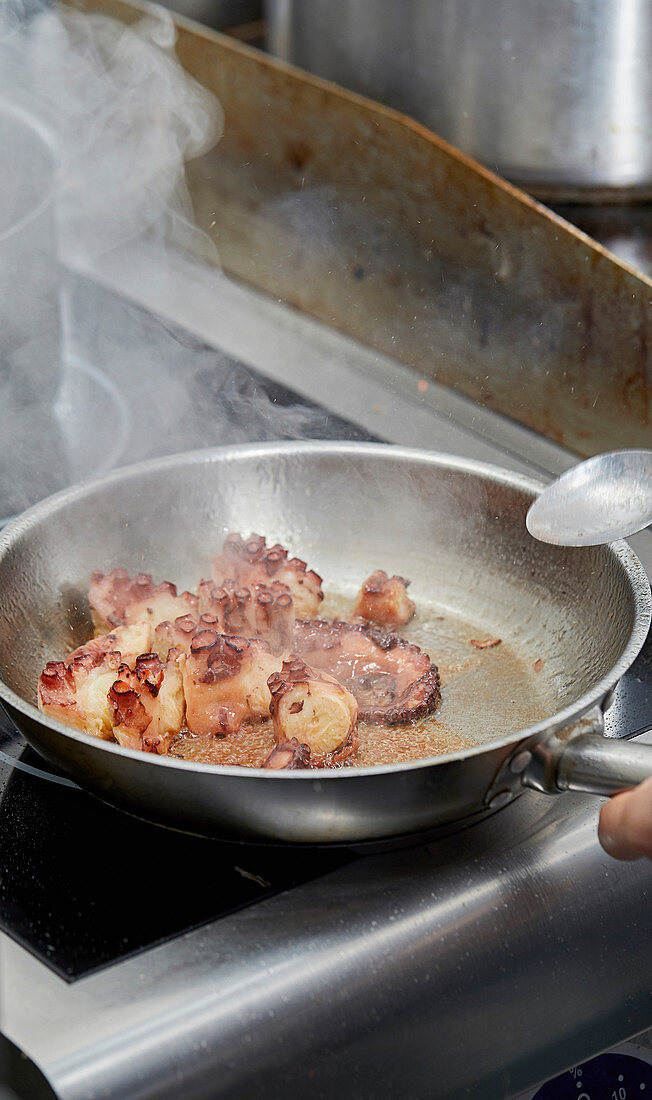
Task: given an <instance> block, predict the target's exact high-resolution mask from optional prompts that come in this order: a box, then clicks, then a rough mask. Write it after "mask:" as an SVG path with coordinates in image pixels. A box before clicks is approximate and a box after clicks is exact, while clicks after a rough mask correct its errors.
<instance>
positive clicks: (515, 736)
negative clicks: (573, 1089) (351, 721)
mask: <svg viewBox="0 0 652 1100" xmlns="http://www.w3.org/2000/svg"><path fill="white" fill-rule="evenodd" d="M290 448H291V450H292V452H293V453H296V451H297V450H301V451H302V452H304V453H314V454H317V455H319V454H326V455H331V456H332V455H336V454H346V453H348V452H356V453H358V454H359V453H360V452H361V451H362V452H364V453H365V454H367V455H369V456H374V455H376V456H378V457H382V458H389V457H391V458H392V459H393V460H396V459H398V460H399V461H405V462H414V461H417V462H419V463H421V464H424V463H425V464H428V465H433V466H438V467H442V466H443V467H446V468H448V469H451V470H461V471H467V472H469V473H474V474H477V475H480V476H483V477H485V478H489V479H491V480H492V481H498V482H500V483H502V484H505V485H508V486H510V487H512V488H516V489H522V490H524V491H525V492H532V493H534V494H537V495H538V493H540V492H541V490H542V489H543V488H544V486H545V484H546V481H545V480H544V479H542V478H535V477H531V476H529V475H525V474H521V473H517V472H513V471H510V470H507V469H505V468H503V467H501V466H495V465H493V464H492V463H488V462H482V461H479V460H476V459H467V458H463V457H461V456H458V455H452V454H448V453H446V452H442V451H427V450H423V449H421V448H417V447H404V446H402V445H398V444H392V443H362V442H352V441H338V442H330V441H327V440H309V441H294V440H292V441H274V442H259V443H241V444H234V445H225V446H223V447H211V448H203V449H201V450H195V451H184V452H181V453H178V454H174V455H166V456H164V457H159V458H152V459H147V460H145V461H144V462H138V463H134V464H132V465H129V466H124V467H120V468H119V469H117V470H114V471H112V472H111V473H109V474H104V475H101V476H98V477H94V478H90V479H88V480H84V481H80V482H78V483H77V484H75V485H73V486H70V487H68V488H66V489H62V490H60V491H59V492H58V493H55V494H53V495H52V496H49V497H46V498H45V499H44V500H42V501H39V502H38V503H36V504H34V505H32V506H31V507H30V508H28V509H27V510H26V511H24V512H22V513H21V514H20V515H19V516H17V517H16V518H15V519H13V520H11V521H10V523H8V524H7V525H6V527H5V528H4V529H3V530H2V531H1V532H0V561H2V558H3V557H4V555H5V553H6V552H7V551H8V550H9V549H10V548H11V546H12V545H13V544H14V542H15V540H16V539H18V538H20V537H21V535H22V534H23V533H24V532H25V531H26V530H28V529H29V528H30V527H31V526H33V525H34V524H35V523H38V522H39V521H42V520H44V519H46V518H47V517H48V516H49V515H51V514H53V513H55V512H57V511H58V510H59V509H61V508H62V507H65V506H66V505H67V504H68V503H70V502H74V501H77V500H79V499H83V497H84V496H87V495H90V494H92V493H94V492H96V491H98V490H101V489H103V488H104V487H106V486H108V485H116V484H120V483H123V482H127V481H129V480H130V479H132V478H134V477H138V476H141V475H142V474H147V473H148V472H149V471H157V472H162V471H165V470H166V469H169V468H178V467H179V466H189V467H192V466H196V465H204V464H208V463H210V462H211V461H214V460H215V461H217V460H219V459H220V458H221V457H222V456H227V457H228V458H233V460H238V459H240V460H244V459H249V460H250V459H252V458H256V457H258V456H261V457H262V456H268V455H275V454H277V455H281V456H282V455H285V454H287V453H288V451H289V450H290ZM606 549H607V550H609V551H610V552H611V553H613V554H614V555H615V556H616V557H617V558H618V559H619V561H620V562H621V563H622V565H623V567H624V569H625V572H626V574H627V576H628V579H629V582H630V585H631V591H632V599H633V604H634V606H633V611H634V626H633V629H632V631H631V634H630V636H629V638H628V640H627V644H626V645H625V647H624V649H623V652H622V653H621V656H620V658H619V660H618V661H617V662H616V664H615V665H613V667H612V668H611V669H610V671H609V673H608V674H607V675H606V676H604V677H602V679H601V680H600V681H598V683H597V684H595V685H594V686H593V688H592V689H591V690H590V691H588V692H585V693H584V695H582V696H581V697H580V698H579V699H578V700H577V701H576V702H575V703H573V704H571V705H570V706H567V707H564V708H563V709H562V710H560V711H557V712H556V713H555V714H553V715H550V716H549V717H548V718H545V719H542V720H540V721H539V722H535V723H533V724H532V725H530V726H524V727H523V728H522V729H519V730H517V731H515V732H513V733H510V734H509V735H507V736H506V737H502V738H497V739H495V740H492V741H488V742H482V743H481V744H479V745H473V746H470V747H467V748H464V749H459V750H457V751H456V752H452V753H445V754H439V755H437V756H429V757H422V758H420V759H419V760H410V761H404V762H401V763H396V764H374V765H368V766H366V767H356V766H355V765H353V766H352V767H348V768H332V769H331V768H323V769H320V770H319V772H315V771H314V770H310V769H296V770H292V771H275V772H272V771H269V770H268V769H265V768H250V767H245V766H243V765H226V764H209V763H199V762H196V761H191V760H183V759H181V758H177V757H170V756H156V755H154V754H152V753H143V752H139V751H137V750H135V749H128V748H124V747H123V746H122V745H118V744H116V743H114V742H111V741H104V740H101V739H99V738H96V737H93V736H92V735H91V734H86V733H82V732H81V731H79V730H75V729H73V728H71V727H70V726H66V725H64V724H63V723H62V722H59V721H57V720H56V719H53V718H49V717H47V716H46V715H44V714H43V713H42V712H41V711H40V710H39V709H38V707H37V706H35V705H34V704H33V703H28V702H27V701H26V700H24V699H23V698H22V697H21V696H19V695H18V694H16V692H14V691H13V690H12V689H11V688H10V687H8V685H7V684H5V682H4V680H3V679H2V677H1V676H0V700H4V701H5V702H6V703H7V704H8V705H9V706H10V707H12V708H13V709H14V710H17V711H18V712H19V713H20V714H22V715H24V716H25V717H26V718H28V719H30V720H31V721H34V722H37V723H38V724H39V725H40V726H41V727H45V728H46V729H50V730H52V732H54V733H58V734H63V735H64V736H65V737H67V738H70V739H72V740H74V741H77V742H79V743H80V744H82V745H86V746H90V747H93V748H95V749H100V750H102V751H106V752H109V753H117V754H118V756H119V757H127V758H128V759H131V760H133V761H135V762H137V763H139V764H143V765H144V764H151V765H154V766H157V767H168V768H173V769H181V770H182V771H189V772H195V773H197V774H199V775H221V776H227V775H233V776H242V777H246V778H248V779H260V780H264V781H267V782H269V781H271V780H276V779H278V780H281V781H282V782H294V781H304V782H305V781H306V780H309V781H311V782H313V783H314V782H320V783H321V782H322V781H324V780H326V781H330V780H334V779H343V778H346V779H347V780H353V779H362V778H366V777H369V776H379V775H384V774H389V775H393V774H396V773H397V772H405V771H414V770H417V769H421V768H432V767H436V766H438V765H445V764H451V763H455V762H462V761H464V760H468V759H470V758H472V757H474V756H478V755H481V754H482V753H486V752H492V751H499V750H501V749H508V748H509V747H510V746H511V745H515V744H518V743H519V742H521V741H526V740H529V739H531V738H535V737H537V736H543V735H544V734H546V733H551V732H554V731H557V730H561V729H564V728H566V727H568V726H570V725H572V724H573V723H575V722H576V721H577V720H578V719H579V718H581V717H582V715H584V714H586V713H587V711H589V710H591V709H593V708H594V707H596V706H599V705H600V704H601V702H602V701H603V699H604V698H605V696H606V695H607V694H608V693H609V692H610V691H611V690H612V689H613V688H614V687H615V685H616V684H617V683H618V681H619V679H620V677H621V676H622V675H623V673H624V672H626V671H627V669H628V668H629V667H630V665H631V664H632V663H633V661H634V660H635V659H636V657H637V656H638V654H639V652H640V650H641V648H642V646H643V643H644V642H645V639H646V637H647V634H648V631H649V628H650V622H651V621H652V595H651V593H650V584H649V581H648V577H647V574H646V572H645V570H644V568H643V566H642V564H641V562H640V561H639V559H638V557H637V556H636V554H635V553H634V551H633V550H632V548H631V547H630V546H629V544H628V543H627V542H626V541H625V540H619V541H618V542H613V543H610V544H608V546H607V547H606Z"/></svg>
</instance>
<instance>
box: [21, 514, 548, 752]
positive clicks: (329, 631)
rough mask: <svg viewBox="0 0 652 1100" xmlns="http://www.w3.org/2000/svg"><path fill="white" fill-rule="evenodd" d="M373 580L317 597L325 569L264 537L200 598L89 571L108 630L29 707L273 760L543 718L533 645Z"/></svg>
mask: <svg viewBox="0 0 652 1100" xmlns="http://www.w3.org/2000/svg"><path fill="white" fill-rule="evenodd" d="M232 573H233V576H232V575H231V574H232ZM378 577H380V578H381V582H380V588H378V579H377V578H378ZM383 577H385V582H386V583H384V582H383V581H382V578H383ZM373 578H376V580H375V582H374V584H371V585H370V587H369V588H368V590H367V588H366V586H365V589H363V594H362V595H361V596H359V597H358V599H357V600H356V598H355V596H356V594H355V593H354V592H351V593H350V594H348V593H346V594H345V593H342V592H340V593H334V592H329V591H328V586H327V584H326V586H325V588H326V592H325V595H326V598H325V599H324V601H323V602H322V591H321V585H320V580H321V579H320V578H319V577H317V575H316V574H315V573H313V572H311V571H310V570H307V569H306V566H305V564H304V563H303V562H300V561H297V560H296V559H291V558H289V557H288V555H287V552H286V551H285V550H284V548H282V547H279V546H276V547H271V548H270V547H267V546H266V544H265V541H264V539H260V538H259V537H258V536H252V537H251V538H250V539H249V540H246V541H245V540H243V539H241V538H240V536H229V538H228V539H227V540H226V542H225V546H224V548H223V550H222V552H221V554H218V556H217V558H216V559H215V565H214V570H213V578H212V580H210V581H202V582H201V583H200V585H199V587H198V590H197V594H194V593H192V594H191V593H183V594H181V595H180V596H179V595H177V594H176V590H175V589H174V586H172V585H166V584H162V585H156V586H155V585H153V584H152V582H151V578H149V576H148V575H146V574H141V575H139V577H137V578H129V577H128V576H127V575H126V573H124V571H114V572H113V573H111V574H109V575H107V576H106V577H105V576H104V575H103V574H96V575H94V577H93V581H92V584H91V593H90V602H91V606H92V609H93V617H94V620H95V623H96V627H97V628H98V631H99V633H100V634H101V635H102V637H100V638H98V640H97V642H92V643H91V644H90V645H86V646H82V647H80V648H79V649H78V650H76V651H75V653H74V654H72V655H70V656H69V657H68V658H64V660H63V661H59V662H50V663H49V664H48V666H47V667H46V669H45V670H44V672H43V674H42V675H41V678H40V681H39V705H40V706H41V709H43V710H44V711H45V712H46V713H49V714H51V715H52V716H53V717H56V718H59V719H60V720H61V721H64V722H67V723H68V724H70V725H74V726H76V727H77V728H81V729H84V730H86V731H87V732H92V733H95V734H96V735H97V736H99V737H102V738H106V739H110V740H113V739H115V740H117V741H118V742H119V743H120V744H122V745H124V746H126V747H128V748H133V749H142V750H144V751H149V752H157V753H159V754H160V753H169V754H170V755H172V756H176V757H180V758H183V759H187V760H193V761H197V762H204V763H211V764H223V765H245V766H249V767H265V766H266V767H270V768H286V767H290V768H296V767H306V766H308V767H338V766H339V767H349V766H354V765H357V766H369V765H374V764H392V763H400V762H405V761H410V760H419V759H423V758H426V757H432V756H436V755H440V754H445V753H449V752H453V751H455V750H458V749H462V748H466V747H469V746H472V745H477V744H481V743H483V742H489V741H491V740H493V739H495V738H497V737H500V736H504V735H508V734H509V733H511V732H514V731H516V730H518V729H520V728H522V727H524V726H527V725H531V724H532V723H534V722H536V721H538V720H540V719H542V718H544V717H545V715H546V714H547V713H549V711H550V709H551V703H552V702H553V699H552V689H551V688H550V686H549V681H548V678H547V677H546V675H545V668H544V666H543V662H542V661H541V660H540V659H539V658H538V656H537V655H536V654H532V653H527V654H525V653H521V652H519V651H518V647H517V646H516V645H514V644H513V643H512V642H510V639H509V638H507V637H501V638H498V637H496V636H494V635H493V634H492V632H491V631H487V629H486V626H485V625H483V624H479V623H469V622H466V621H462V620H461V619H460V618H459V617H458V616H456V615H455V614H454V613H451V612H450V610H449V609H438V608H437V606H436V605H435V604H434V603H433V604H428V603H425V602H424V601H420V602H419V606H417V607H416V614H413V611H414V610H415V609H414V605H413V604H412V603H411V602H410V601H409V598H408V597H407V593H406V590H405V586H404V584H403V581H402V578H398V577H394V578H392V580H391V581H389V580H388V579H387V578H386V575H385V574H374V575H373ZM373 578H370V580H372V579H373ZM360 579H361V580H362V578H360ZM388 592H389V593H390V595H391V599H389V597H387V598H386V596H387V593H388ZM365 593H366V594H365ZM388 599H389V602H388ZM176 612H179V614H178V615H176V614H175V613H176ZM356 613H357V614H356ZM295 619H299V620H300V622H299V623H298V624H297V625H296V626H295V623H294V620H295ZM333 623H334V624H335V625H334V626H331V625H330V624H333ZM349 623H351V624H353V625H347V624H349ZM107 638H108V641H105V640H104V639H107ZM315 639H316V640H315ZM143 647H145V650H147V652H145V650H144V649H143ZM304 658H305V660H304ZM306 661H309V662H310V663H309V664H306ZM434 666H436V667H434ZM379 669H380V670H381V671H380V672H379V671H378V670H379ZM331 674H334V675H331ZM335 677H339V679H336V678H335ZM184 712H185V720H184ZM270 714H271V716H270Z"/></svg>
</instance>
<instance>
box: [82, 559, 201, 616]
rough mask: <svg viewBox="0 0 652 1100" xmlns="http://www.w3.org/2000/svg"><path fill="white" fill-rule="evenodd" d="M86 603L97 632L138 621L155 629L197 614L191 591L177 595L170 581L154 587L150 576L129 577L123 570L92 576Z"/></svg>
mask: <svg viewBox="0 0 652 1100" xmlns="http://www.w3.org/2000/svg"><path fill="white" fill-rule="evenodd" d="M88 602H89V603H90V605H91V613H92V616H93V623H94V624H95V628H96V630H110V629H111V628H112V627H114V626H120V625H122V624H123V623H127V624H131V623H135V622H137V621H138V620H140V619H146V620H148V621H149V622H150V623H151V624H152V626H156V624H157V623H160V622H163V620H164V619H176V618H177V617H178V616H179V615H186V614H193V613H195V614H196V613H197V597H196V596H195V595H194V594H193V593H192V592H181V593H179V594H178V593H177V586H176V585H175V584H172V583H171V582H170V581H162V582H161V583H160V584H154V581H153V580H152V577H151V575H150V574H149V573H138V574H137V575H136V576H135V577H130V576H129V574H128V573H127V570H126V569H113V570H112V571H111V572H110V573H106V574H104V573H100V572H99V571H96V572H95V573H93V575H92V576H91V584H90V588H89V592H88Z"/></svg>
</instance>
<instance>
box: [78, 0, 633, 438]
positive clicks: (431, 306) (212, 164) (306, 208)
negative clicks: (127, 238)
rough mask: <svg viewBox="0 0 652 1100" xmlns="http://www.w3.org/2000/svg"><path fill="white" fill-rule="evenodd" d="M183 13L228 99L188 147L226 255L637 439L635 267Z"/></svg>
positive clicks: (521, 405)
mask: <svg viewBox="0 0 652 1100" xmlns="http://www.w3.org/2000/svg"><path fill="white" fill-rule="evenodd" d="M86 7H87V8H88V9H92V10H102V11H105V12H110V13H112V14H114V15H116V16H119V17H120V18H122V19H125V20H126V21H129V22H132V21H133V20H135V19H136V18H137V17H138V15H139V9H138V8H137V7H136V6H135V5H132V4H127V3H125V2H123V0H88V2H87V3H86ZM178 23H179V39H178V43H177V53H178V56H179V58H180V60H181V62H182V64H183V65H184V66H185V68H186V69H187V70H188V71H190V72H191V73H192V74H193V75H194V76H195V77H197V78H198V79H199V80H200V81H201V82H202V83H204V84H205V85H207V86H208V87H209V88H211V89H212V90H213V91H214V92H215V94H216V95H217V96H218V97H219V99H220V101H221V103H222V106H223V108H224V111H225V117H226V127H225V133H224V136H223V138H222V140H221V141H220V143H219V145H218V146H217V147H216V149H215V150H213V151H212V152H211V153H209V154H207V155H206V156H204V157H203V158H201V159H199V160H197V161H195V162H193V163H191V164H190V165H189V166H188V180H189V185H190V189H191V193H192V198H193V202H194V204H195V209H196V215H197V221H198V223H199V225H200V226H202V227H203V228H204V229H206V230H207V232H209V233H210V235H211V236H212V237H213V238H214V240H215V242H216V244H217V247H218V250H219V254H220V258H221V262H222V264H223V267H224V269H225V271H227V272H228V273H230V274H232V275H235V276H237V277H238V278H240V279H242V280H245V281H246V282H248V283H250V284H252V285H254V286H256V287H258V288H260V289H262V290H264V291H266V292H268V293H269V294H270V295H272V296H274V297H275V298H278V299H282V300H283V301H285V302H287V303H289V304H291V305H294V306H296V307H297V308H299V309H301V310H304V311H306V312H308V313H310V314H312V315H314V316H315V317H318V318H320V319H322V320H324V321H326V322H327V323H328V324H330V325H332V326H334V327H336V328H339V329H340V330H342V331H344V332H347V333H349V334H350V335H353V336H355V337H356V338H358V339H359V340H361V341H362V342H363V343H365V344H367V345H369V346H371V347H373V348H375V349H377V350H378V351H380V352H383V353H385V354H390V355H392V356H393V357H394V358H396V359H399V360H400V361H401V362H403V363H405V364H407V365H409V366H411V367H413V368H414V369H415V370H416V371H418V372H419V373H420V374H421V375H424V376H427V377H430V378H433V379H435V378H436V379H437V380H438V381H439V382H442V383H445V384H446V385H448V386H452V387H455V388H456V389H458V390H461V391H463V392H464V393H466V394H468V395H470V396H471V397H473V398H475V399H477V400H478V401H479V402H481V403H482V404H484V405H486V406H488V407H491V408H494V409H497V410H500V411H501V412H503V413H506V414H508V415H509V416H511V417H513V418H515V419H516V420H519V421H521V422H522V423H525V424H527V425H529V426H530V427H532V428H534V429H535V430H536V431H538V432H541V433H543V434H544V435H546V436H548V437H549V438H550V439H554V440H555V441H557V442H560V443H562V444H564V445H565V446H567V447H569V448H570V449H572V450H574V451H576V452H578V453H581V454H592V453H595V452H596V451H599V450H606V449H609V448H617V447H625V446H631V447H637V446H645V445H647V444H649V442H650V436H651V431H650V427H651V389H652V361H651V360H650V358H649V354H648V347H649V345H650V341H651V339H652V322H651V320H650V318H651V314H650V309H649V304H650V296H651V295H650V289H651V286H652V284H651V283H650V281H649V280H648V279H647V278H646V276H644V275H643V274H642V273H636V272H635V271H634V270H633V269H629V268H627V266H626V265H624V264H623V263H622V262H620V261H618V260H616V259H615V258H614V257H613V256H612V255H611V254H609V253H608V252H606V251H605V250H604V249H603V248H601V247H600V246H599V245H597V244H596V243H595V242H592V241H591V240H590V239H589V238H587V237H585V236H584V235H583V234H581V233H580V232H578V231H577V230H576V229H574V228H572V227H571V226H570V225H569V224H568V223H566V222H564V221H563V220H562V219H560V218H559V217H558V216H556V215H553V214H552V213H551V212H550V211H547V210H546V209H545V208H544V207H542V206H540V205H538V204H537V203H536V202H534V201H533V200H532V199H530V198H528V197H527V196H525V195H524V194H522V193H521V192H518V191H517V190H515V189H514V188H512V187H511V186H509V185H508V184H506V183H504V182H503V181H501V180H499V179H498V178H497V177H495V176H493V175H492V174H491V173H489V172H488V171H486V170H484V169H482V168H480V167H479V166H478V165H477V164H475V163H474V162H473V161H471V160H469V159H468V158H467V157H465V156H464V155H462V154H461V153H459V152H458V151H456V150H455V149H453V148H452V147H450V146H449V145H447V144H446V143H445V142H444V141H442V140H440V139H438V138H437V137H435V136H434V135H433V134H432V133H430V132H429V131H427V130H426V129H424V128H423V127H422V126H420V125H418V124H417V123H414V122H412V121H410V120H409V119H407V118H406V117H405V116H402V115H400V114H398V113H396V112H393V111H391V110H389V109H387V108H385V107H381V106H379V105H377V104H374V103H372V102H370V101H368V100H365V99H363V98H361V97H359V96H356V95H354V94H352V93H349V92H346V91H344V90H342V89H340V88H337V87H336V86H334V85H330V84H328V83H326V82H324V81H322V80H320V79H318V78H315V77H312V76H309V75H308V74H305V73H302V72H301V71H299V70H297V69H293V68H292V67H290V66H287V65H285V64H283V63H281V62H278V61H275V60H272V59H270V58H269V57H267V56H266V55H264V54H262V53H260V52H258V51H256V50H252V49H250V48H247V47H244V46H242V45H240V44H238V43H235V42H233V41H232V40H230V39H228V38H225V37H223V36H220V35H218V34H216V33H214V32H212V31H209V30H207V29H205V28H202V27H199V26H197V25H193V24H191V23H189V22H186V21H183V20H182V19H179V20H178Z"/></svg>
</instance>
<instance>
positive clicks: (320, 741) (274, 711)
mask: <svg viewBox="0 0 652 1100" xmlns="http://www.w3.org/2000/svg"><path fill="white" fill-rule="evenodd" d="M267 685H268V687H269V690H270V693H271V697H272V701H271V704H270V708H269V710H270V714H271V715H272V720H273V723H274V736H275V738H276V741H277V742H278V744H279V745H282V744H286V743H288V742H292V741H293V740H296V741H298V742H299V743H300V744H304V745H307V747H308V749H309V750H310V763H311V765H312V766H313V767H324V766H326V765H327V764H330V765H333V764H339V763H343V761H344V760H346V759H347V758H348V757H349V756H351V755H352V753H353V752H354V751H355V741H354V731H355V725H356V722H357V719H358V704H357V703H356V701H355V699H354V697H353V695H352V694H351V692H349V691H347V689H346V688H345V687H343V686H342V684H340V683H338V681H337V680H336V679H335V678H334V677H333V676H330V675H328V673H325V672H320V671H319V670H317V669H314V668H311V667H310V666H309V665H307V664H306V662H305V661H303V660H301V658H299V657H296V656H290V657H289V658H288V659H287V660H285V661H284V662H283V665H282V667H281V669H280V671H278V672H275V673H274V674H273V675H272V676H270V677H269V680H268V681H267Z"/></svg>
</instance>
